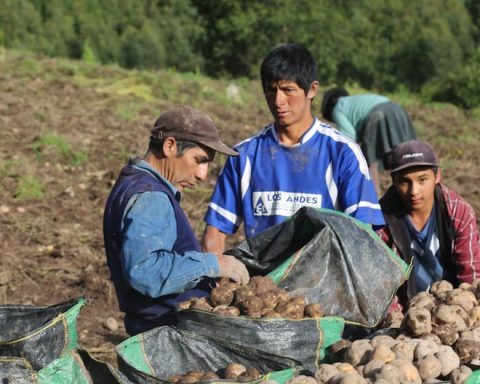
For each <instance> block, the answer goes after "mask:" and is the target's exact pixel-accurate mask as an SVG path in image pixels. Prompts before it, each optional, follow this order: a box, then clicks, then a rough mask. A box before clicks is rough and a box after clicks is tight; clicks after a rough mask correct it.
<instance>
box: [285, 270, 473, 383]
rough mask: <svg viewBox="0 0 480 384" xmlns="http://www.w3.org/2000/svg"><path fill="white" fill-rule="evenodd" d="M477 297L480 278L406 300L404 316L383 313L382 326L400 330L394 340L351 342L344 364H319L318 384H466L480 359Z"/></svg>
mask: <svg viewBox="0 0 480 384" xmlns="http://www.w3.org/2000/svg"><path fill="white" fill-rule="evenodd" d="M479 298H480V280H476V281H474V282H473V283H472V284H466V283H462V284H460V286H459V287H458V288H453V286H452V284H451V283H449V282H448V281H444V280H442V281H438V282H435V283H434V284H433V285H432V287H431V289H430V290H429V291H425V292H420V293H418V294H417V295H416V296H414V297H413V298H412V299H411V300H410V301H409V303H408V306H407V310H406V312H405V315H403V314H402V313H400V312H394V313H390V314H389V315H387V317H386V319H385V324H384V325H385V326H386V327H390V328H399V335H398V336H397V337H395V338H393V337H391V336H387V335H378V336H375V337H373V338H372V339H371V340H368V339H363V340H356V341H354V342H353V343H350V346H349V347H348V348H347V349H346V350H345V354H344V356H345V359H344V361H342V362H337V363H334V364H321V365H320V366H319V368H318V369H317V370H316V372H315V379H316V381H317V382H318V383H320V384H322V383H325V384H327V383H328V384H343V383H352V384H356V383H375V384H386V383H390V384H413V383H415V384H422V383H423V384H429V383H436V382H445V381H446V382H450V383H452V384H460V383H464V382H465V380H466V379H467V378H468V377H469V376H470V374H471V373H472V369H471V368H470V367H469V366H467V365H466V364H478V363H479V361H478V359H480V306H479V305H478V299H479ZM290 384H292V383H290Z"/></svg>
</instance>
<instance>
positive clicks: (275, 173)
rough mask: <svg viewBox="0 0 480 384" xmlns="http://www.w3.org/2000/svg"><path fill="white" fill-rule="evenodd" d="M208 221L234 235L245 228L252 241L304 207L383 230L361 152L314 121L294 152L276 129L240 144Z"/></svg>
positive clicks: (221, 178)
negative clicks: (339, 214) (342, 215)
mask: <svg viewBox="0 0 480 384" xmlns="http://www.w3.org/2000/svg"><path fill="white" fill-rule="evenodd" d="M235 149H236V150H237V151H238V152H239V153H240V156H238V157H229V158H228V160H227V162H226V164H225V166H224V168H223V170H222V172H221V174H220V176H219V178H218V180H217V185H216V187H215V190H214V192H213V195H212V199H211V202H210V204H209V207H208V211H207V213H206V215H205V221H206V223H207V224H209V225H212V226H214V227H216V228H218V229H219V230H220V231H222V232H225V233H235V232H236V231H237V229H238V227H239V226H240V224H241V223H242V221H243V222H244V226H245V234H246V236H247V237H251V236H254V235H257V234H259V233H260V232H262V231H264V230H265V229H267V228H270V227H271V226H273V225H275V224H278V223H280V222H282V221H284V220H285V218H286V217H288V216H291V215H293V214H294V213H295V212H296V211H297V210H298V209H300V208H301V207H304V206H307V207H314V208H329V209H335V210H338V211H341V212H344V213H346V214H349V215H351V216H353V217H355V218H357V219H358V220H361V221H363V222H365V223H369V224H374V225H383V224H384V220H383V215H382V213H381V209H380V205H379V204H378V199H377V194H376V192H375V187H374V185H373V182H372V181H371V177H370V174H369V172H368V165H367V162H366V161H365V158H364V156H363V154H362V152H361V150H360V147H359V146H358V145H357V144H356V143H354V142H353V141H352V140H350V139H348V138H347V137H346V136H344V135H343V134H341V133H340V132H339V131H337V130H335V129H333V128H332V127H330V126H329V125H325V124H323V123H321V122H320V121H318V120H317V119H315V121H314V123H313V125H312V127H311V128H310V129H309V130H308V131H307V132H306V133H305V134H304V135H303V137H302V139H301V142H300V143H299V144H297V145H294V146H284V145H282V144H280V142H279V140H278V137H277V133H276V131H275V129H274V125H273V124H271V125H269V126H267V127H265V128H264V129H263V130H262V131H260V133H258V134H257V135H255V136H252V137H250V138H248V139H246V140H245V141H243V142H241V143H240V144H238V145H237V146H236V147H235Z"/></svg>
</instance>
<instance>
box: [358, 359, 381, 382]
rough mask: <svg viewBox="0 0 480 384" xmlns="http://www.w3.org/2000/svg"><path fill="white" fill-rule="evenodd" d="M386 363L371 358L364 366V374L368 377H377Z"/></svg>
mask: <svg viewBox="0 0 480 384" xmlns="http://www.w3.org/2000/svg"><path fill="white" fill-rule="evenodd" d="M384 365H385V363H384V362H383V361H379V360H374V359H372V360H370V361H369V362H368V363H367V364H365V366H364V367H363V376H364V377H367V378H371V379H373V378H375V377H376V376H377V375H378V374H379V373H380V370H381V369H382V367H383V366H384Z"/></svg>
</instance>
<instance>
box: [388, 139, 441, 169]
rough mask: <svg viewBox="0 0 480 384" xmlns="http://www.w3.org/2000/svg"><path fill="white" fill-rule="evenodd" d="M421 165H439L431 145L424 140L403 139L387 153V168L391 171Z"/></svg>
mask: <svg viewBox="0 0 480 384" xmlns="http://www.w3.org/2000/svg"><path fill="white" fill-rule="evenodd" d="M422 165H423V166H429V167H439V166H440V165H439V163H438V158H437V155H436V154H435V151H434V149H433V147H432V146H431V145H430V144H429V143H427V142H425V141H418V140H409V141H405V142H403V143H400V144H397V145H396V146H395V147H393V149H392V150H391V152H390V153H389V154H388V155H387V166H388V167H387V168H388V169H389V170H390V172H391V173H395V172H398V171H401V170H404V169H407V168H411V167H418V166H422Z"/></svg>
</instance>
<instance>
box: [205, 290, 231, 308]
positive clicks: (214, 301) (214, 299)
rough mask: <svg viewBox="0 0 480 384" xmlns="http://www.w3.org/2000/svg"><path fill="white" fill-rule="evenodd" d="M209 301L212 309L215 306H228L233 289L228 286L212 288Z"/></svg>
mask: <svg viewBox="0 0 480 384" xmlns="http://www.w3.org/2000/svg"><path fill="white" fill-rule="evenodd" d="M209 300H210V304H211V305H212V306H214V307H216V306H217V305H230V304H231V303H232V301H233V289H231V288H229V287H228V286H220V287H216V288H213V289H212V292H210V298H209Z"/></svg>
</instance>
